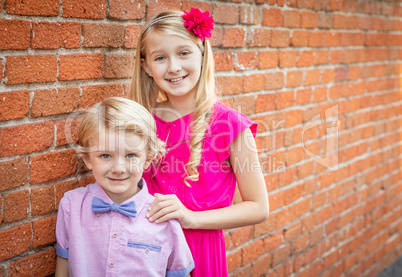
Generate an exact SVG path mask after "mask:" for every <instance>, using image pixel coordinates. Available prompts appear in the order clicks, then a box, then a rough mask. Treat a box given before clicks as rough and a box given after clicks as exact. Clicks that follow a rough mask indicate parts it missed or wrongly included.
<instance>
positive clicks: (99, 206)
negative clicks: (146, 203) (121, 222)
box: [92, 197, 137, 217]
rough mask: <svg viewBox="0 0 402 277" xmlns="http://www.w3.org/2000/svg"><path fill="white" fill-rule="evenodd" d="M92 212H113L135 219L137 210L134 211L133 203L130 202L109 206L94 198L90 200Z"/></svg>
mask: <svg viewBox="0 0 402 277" xmlns="http://www.w3.org/2000/svg"><path fill="white" fill-rule="evenodd" d="M92 211H93V212H94V213H104V212H108V211H115V212H119V213H121V214H124V215H127V216H130V217H136V216H137V210H136V209H135V202H134V201H131V202H128V203H125V204H117V205H116V204H114V203H113V204H109V203H108V202H105V201H103V200H102V199H100V198H98V197H94V199H93V200H92Z"/></svg>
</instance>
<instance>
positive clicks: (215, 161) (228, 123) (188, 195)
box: [144, 102, 257, 277]
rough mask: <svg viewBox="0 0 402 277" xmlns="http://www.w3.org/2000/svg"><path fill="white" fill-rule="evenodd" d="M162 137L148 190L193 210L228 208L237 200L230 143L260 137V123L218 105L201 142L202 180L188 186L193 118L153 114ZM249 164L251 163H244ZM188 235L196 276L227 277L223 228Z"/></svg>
mask: <svg viewBox="0 0 402 277" xmlns="http://www.w3.org/2000/svg"><path fill="white" fill-rule="evenodd" d="M154 118H155V121H156V125H157V133H158V137H159V138H160V139H162V140H163V141H165V142H166V144H167V153H166V154H165V156H164V157H163V158H162V160H161V161H160V162H159V163H158V164H157V165H154V164H152V165H151V166H150V167H149V168H148V170H147V171H146V172H144V179H145V180H146V182H147V184H148V187H149V192H150V193H151V194H152V195H153V194H154V193H156V192H157V193H162V194H176V195H177V197H178V198H179V199H180V200H181V202H182V203H183V204H184V205H185V206H186V207H187V208H188V209H190V210H193V211H204V210H211V209H219V208H223V207H227V206H230V205H231V204H232V201H233V197H234V193H235V188H236V178H235V174H234V172H233V170H232V168H231V167H230V165H229V164H228V163H227V159H228V158H229V156H230V152H229V145H230V144H231V143H232V142H233V141H234V139H235V138H236V137H237V136H238V135H239V134H240V133H241V132H242V131H243V130H245V129H246V128H250V129H251V131H252V133H253V135H254V136H255V134H256V129H257V124H256V123H254V122H252V121H251V120H249V119H248V118H247V117H246V116H244V115H243V114H241V113H239V112H237V111H235V110H233V109H231V108H229V107H227V106H225V105H223V104H222V103H220V102H216V103H215V105H214V113H213V116H212V124H211V126H210V127H209V128H208V130H207V131H206V136H205V139H204V141H203V147H202V152H203V153H202V157H201V164H200V165H199V167H198V171H199V173H200V176H199V181H197V182H190V185H191V187H188V186H186V185H185V183H184V177H185V176H186V174H185V171H184V166H185V165H186V163H187V161H188V159H189V157H190V152H189V146H190V141H189V138H190V132H189V130H190V123H191V114H188V115H186V116H183V117H181V118H179V119H177V120H175V121H172V122H166V121H163V120H162V119H160V118H158V117H157V116H156V115H154ZM246 166H247V165H246ZM184 235H185V237H186V240H187V243H188V245H189V247H190V250H191V252H192V254H193V258H194V263H195V269H194V270H193V271H192V273H191V276H192V277H220V276H221V277H224V276H227V275H228V272H227V264H226V249H225V238H224V234H223V231H222V230H195V229H184Z"/></svg>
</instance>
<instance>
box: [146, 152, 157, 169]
mask: <svg viewBox="0 0 402 277" xmlns="http://www.w3.org/2000/svg"><path fill="white" fill-rule="evenodd" d="M155 158H156V156H155V155H154V156H148V157H147V160H146V161H145V163H144V170H146V169H147V168H148V167H149V166H150V165H151V163H152V161H153V160H154V159H155Z"/></svg>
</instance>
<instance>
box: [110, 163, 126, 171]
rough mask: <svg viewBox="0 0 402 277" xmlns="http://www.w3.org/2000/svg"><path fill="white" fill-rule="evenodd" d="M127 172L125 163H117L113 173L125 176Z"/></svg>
mask: <svg viewBox="0 0 402 277" xmlns="http://www.w3.org/2000/svg"><path fill="white" fill-rule="evenodd" d="M125 172H126V165H125V164H124V162H117V163H116V164H115V165H114V166H113V167H112V173H114V174H123V173H125Z"/></svg>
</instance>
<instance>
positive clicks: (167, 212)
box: [146, 193, 194, 229]
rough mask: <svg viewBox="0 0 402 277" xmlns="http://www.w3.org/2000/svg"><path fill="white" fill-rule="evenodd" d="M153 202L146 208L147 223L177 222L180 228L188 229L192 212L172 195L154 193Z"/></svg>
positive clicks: (192, 217) (191, 219)
mask: <svg viewBox="0 0 402 277" xmlns="http://www.w3.org/2000/svg"><path fill="white" fill-rule="evenodd" d="M154 196H155V200H154V202H152V204H151V205H150V206H149V208H148V213H147V215H146V216H147V218H148V219H149V221H151V222H153V221H155V222H156V223H161V222H164V221H167V220H169V219H173V218H176V219H177V220H179V222H180V224H181V227H182V228H184V229H188V228H190V226H192V224H193V222H192V221H193V219H194V212H193V211H190V210H189V209H187V208H186V207H185V206H184V205H183V204H182V203H181V202H180V200H179V198H177V196H176V195H174V194H166V195H163V194H160V193H155V195H154Z"/></svg>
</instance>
